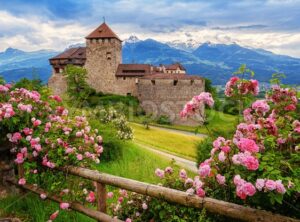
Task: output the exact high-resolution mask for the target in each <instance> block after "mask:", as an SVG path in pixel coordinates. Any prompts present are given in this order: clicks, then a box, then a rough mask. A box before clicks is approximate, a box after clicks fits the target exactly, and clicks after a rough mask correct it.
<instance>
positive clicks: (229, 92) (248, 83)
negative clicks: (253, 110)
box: [225, 76, 259, 97]
mask: <svg viewBox="0 0 300 222" xmlns="http://www.w3.org/2000/svg"><path fill="white" fill-rule="evenodd" d="M258 93H259V84H258V81H257V80H253V79H251V80H245V79H240V78H239V77H237V76H234V77H232V78H231V79H230V80H229V81H228V82H227V83H226V86H225V95H226V96H227V97H234V96H237V95H247V94H250V95H254V96H257V95H258Z"/></svg>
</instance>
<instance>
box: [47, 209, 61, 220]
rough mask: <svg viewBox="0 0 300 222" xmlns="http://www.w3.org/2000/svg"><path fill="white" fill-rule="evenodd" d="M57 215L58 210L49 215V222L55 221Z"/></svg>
mask: <svg viewBox="0 0 300 222" xmlns="http://www.w3.org/2000/svg"><path fill="white" fill-rule="evenodd" d="M58 214H59V210H57V211H55V212H54V213H53V214H51V216H50V218H49V219H50V220H55V219H56V217H57V216H58Z"/></svg>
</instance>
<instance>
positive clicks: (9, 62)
mask: <svg viewBox="0 0 300 222" xmlns="http://www.w3.org/2000/svg"><path fill="white" fill-rule="evenodd" d="M57 53H58V52H55V51H50V50H39V51H35V52H24V51H21V50H18V49H13V48H8V49H6V50H5V51H4V52H0V75H2V76H3V77H4V78H5V80H6V81H8V82H12V81H18V80H19V79H20V78H24V77H26V78H29V79H32V78H39V79H41V80H42V81H43V82H45V83H46V82H47V81H48V79H49V77H50V76H51V67H50V65H49V61H48V59H49V58H51V57H52V56H54V55H56V54H57Z"/></svg>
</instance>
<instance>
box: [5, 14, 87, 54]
mask: <svg viewBox="0 0 300 222" xmlns="http://www.w3.org/2000/svg"><path fill="white" fill-rule="evenodd" d="M89 31H90V29H89V28H88V27H84V26H82V25H80V24H79V23H72V24H62V23H59V22H53V21H44V20H42V19H40V18H39V17H35V16H30V17H26V18H21V17H17V16H14V15H12V14H10V13H8V12H6V11H0V33H1V34H2V35H1V36H0V42H1V45H0V50H2V51H3V50H4V49H6V48H7V47H14V48H18V49H22V50H28V51H32V50H38V49H54V50H62V49H64V48H65V47H66V46H68V45H69V44H73V43H77V42H80V41H83V37H84V36H85V35H87V34H88V33H89Z"/></svg>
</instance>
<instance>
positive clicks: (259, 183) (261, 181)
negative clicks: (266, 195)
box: [255, 179, 265, 191]
mask: <svg viewBox="0 0 300 222" xmlns="http://www.w3.org/2000/svg"><path fill="white" fill-rule="evenodd" d="M264 186H265V180H264V179H257V180H256V183H255V187H256V189H257V190H259V191H262V189H263V188H264Z"/></svg>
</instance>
